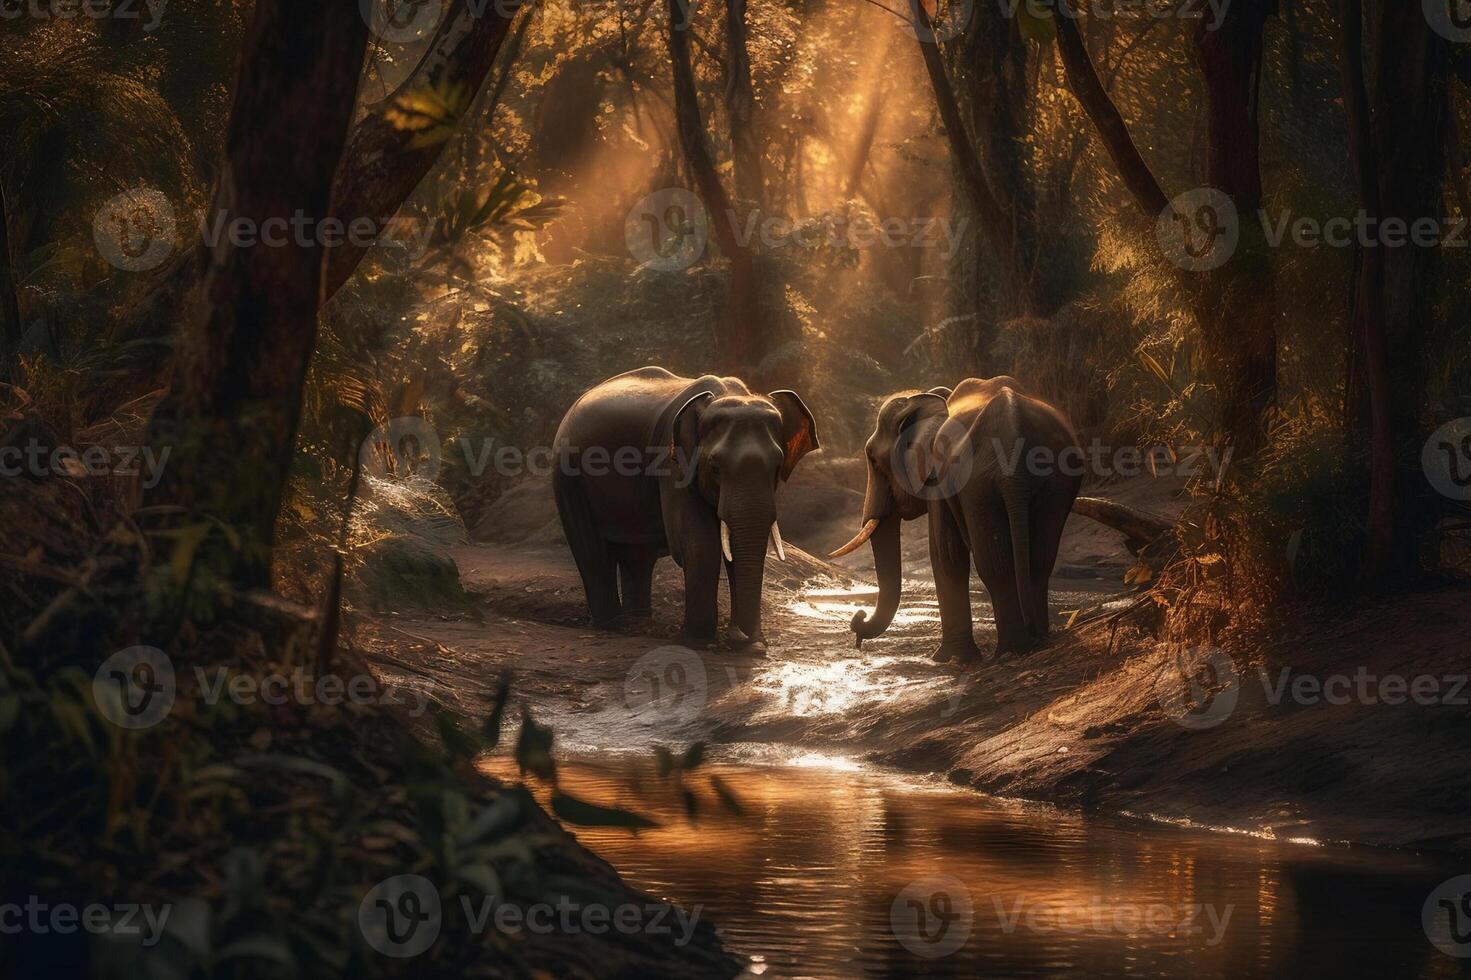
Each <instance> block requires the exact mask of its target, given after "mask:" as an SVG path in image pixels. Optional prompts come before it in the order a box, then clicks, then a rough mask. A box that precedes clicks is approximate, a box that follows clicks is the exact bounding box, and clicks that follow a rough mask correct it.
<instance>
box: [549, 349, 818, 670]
mask: <svg viewBox="0 0 1471 980" xmlns="http://www.w3.org/2000/svg"><path fill="white" fill-rule="evenodd" d="M817 448H818V441H817V423H816V422H815V421H814V420H813V418H812V413H811V412H810V411H808V410H807V406H806V405H805V404H803V402H802V399H801V398H800V397H799V396H798V395H797V393H796V392H793V391H773V392H771V393H770V394H766V395H759V394H753V393H752V392H751V391H750V389H749V388H747V387H746V385H745V384H744V383H743V382H741V381H739V380H737V379H736V378H719V377H715V376H713V375H706V376H704V377H700V378H682V377H678V376H676V375H674V374H671V373H670V372H668V371H666V370H664V369H663V368H659V367H646V368H640V369H638V370H637V371H630V372H628V373H627V374H620V375H618V376H617V377H615V378H610V379H609V380H607V381H604V382H603V383H602V384H600V385H598V386H597V387H595V388H592V389H591V390H589V391H588V392H586V393H585V394H584V395H583V396H582V397H581V398H579V399H578V400H577V401H576V403H574V404H573V406H572V407H571V408H570V409H568V410H567V414H566V416H565V417H563V419H562V424H561V426H560V428H558V430H557V436H556V442H555V446H554V449H555V450H556V455H557V470H556V472H555V473H554V474H553V476H552V486H553V491H554V493H555V495H556V500H557V512H558V513H559V514H560V515H561V518H562V529H563V530H564V531H565V532H566V535H567V543H568V545H569V546H571V548H572V555H573V557H574V558H575V559H576V561H577V570H578V572H579V573H581V576H582V584H583V589H584V591H585V592H586V593H587V604H588V607H589V608H590V609H591V611H592V616H593V620H594V622H597V623H606V622H609V621H611V620H613V619H615V618H617V617H619V616H620V615H621V616H625V617H641V616H647V615H649V614H650V605H651V596H650V591H651V588H650V586H651V581H652V577H653V570H654V563H655V562H656V561H658V559H659V558H661V557H663V556H664V555H670V556H672V557H673V558H674V561H675V563H676V564H677V565H679V567H680V568H681V569H682V570H683V571H684V630H683V634H682V636H681V640H682V641H683V642H687V643H692V644H693V643H700V644H703V643H706V642H708V641H709V640H711V639H713V637H714V635H715V632H716V626H717V623H716V597H717V594H718V588H719V581H720V569H721V566H722V564H723V565H724V567H725V572H726V578H727V580H728V581H729V583H730V605H731V622H730V629H729V632H728V633H727V639H728V641H729V642H730V644H731V645H732V646H733V647H738V648H744V649H746V650H747V651H748V652H752V653H758V654H759V653H764V652H765V650H766V639H765V635H764V633H763V632H762V628H761V585H762V580H763V577H764V574H765V566H766V554H767V551H768V550H774V551H775V552H776V556H777V557H778V558H779V559H781V560H783V561H784V560H786V545H785V544H784V543H783V541H782V537H781V529H780V528H779V527H777V523H776V489H777V486H778V484H779V483H781V482H785V481H786V480H787V479H789V478H790V477H791V475H792V471H793V470H794V469H795V468H796V466H797V463H798V462H799V461H801V459H802V457H803V456H805V455H807V453H809V452H811V451H812V450H814V449H817ZM620 459H621V460H622V463H623V465H621V466H620V465H619V460H620Z"/></svg>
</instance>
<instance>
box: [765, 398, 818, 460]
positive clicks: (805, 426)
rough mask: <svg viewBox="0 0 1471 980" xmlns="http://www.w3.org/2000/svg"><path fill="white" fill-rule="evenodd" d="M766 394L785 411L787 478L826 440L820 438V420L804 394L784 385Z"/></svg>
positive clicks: (784, 447) (783, 431) (782, 440)
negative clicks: (812, 411)
mask: <svg viewBox="0 0 1471 980" xmlns="http://www.w3.org/2000/svg"><path fill="white" fill-rule="evenodd" d="M766 397H767V398H770V399H771V403H772V404H773V405H775V406H776V408H777V411H779V412H781V428H782V431H781V450H782V461H781V478H782V481H783V482H785V481H787V480H790V479H791V478H792V471H793V470H795V469H796V468H797V464H798V463H799V462H801V461H802V457H803V456H806V455H807V454H808V453H810V452H812V450H814V449H821V448H822V443H820V442H818V441H817V421H816V420H815V419H814V418H813V417H812V413H811V412H810V411H808V410H807V406H806V404H805V403H804V402H803V401H802V397H801V396H800V395H798V394H797V393H796V392H795V391H787V390H785V389H783V390H782V391H773V392H772V393H771V394H769V395H767V396H766Z"/></svg>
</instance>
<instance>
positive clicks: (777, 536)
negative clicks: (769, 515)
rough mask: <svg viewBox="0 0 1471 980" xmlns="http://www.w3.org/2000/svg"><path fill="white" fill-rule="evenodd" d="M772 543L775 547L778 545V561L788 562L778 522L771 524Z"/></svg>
mask: <svg viewBox="0 0 1471 980" xmlns="http://www.w3.org/2000/svg"><path fill="white" fill-rule="evenodd" d="M771 543H772V544H774V545H776V557H777V560H778V561H786V560H787V549H786V548H785V547H784V546H783V544H782V540H781V528H780V527H778V526H777V523H776V521H772V522H771Z"/></svg>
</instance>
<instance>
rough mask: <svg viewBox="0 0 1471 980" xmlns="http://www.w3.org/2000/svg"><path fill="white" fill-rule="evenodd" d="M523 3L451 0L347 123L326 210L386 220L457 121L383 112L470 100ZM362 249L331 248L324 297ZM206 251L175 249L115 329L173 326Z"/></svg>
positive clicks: (134, 332)
mask: <svg viewBox="0 0 1471 980" xmlns="http://www.w3.org/2000/svg"><path fill="white" fill-rule="evenodd" d="M527 5H528V3H526V2H524V0H498V2H497V3H493V4H489V5H488V6H487V5H486V4H484V3H482V2H480V0H453V2H452V3H451V4H450V6H449V8H448V9H447V10H446V11H445V14H444V16H443V17H442V18H441V20H440V23H439V26H438V28H437V29H436V31H435V33H434V36H433V38H431V39H430V42H429V45H428V47H427V49H426V50H425V52H424V54H423V56H422V57H421V58H420V59H419V62H418V64H417V65H415V67H414V70H413V71H412V72H411V73H410V74H409V77H408V78H407V79H405V80H404V82H403V84H401V85H400V86H399V87H398V89H396V90H395V91H394V92H393V93H392V94H391V95H390V96H389V97H388V98H386V99H383V100H382V101H380V102H378V103H375V104H374V105H372V106H370V107H369V108H368V109H367V111H366V113H365V114H364V115H363V117H362V119H361V120H359V122H358V123H357V125H356V126H355V127H354V128H353V132H352V135H351V137H350V139H349V142H348V149H347V151H346V152H345V153H344V154H343V162H342V169H341V170H340V171H339V172H338V174H337V176H336V179H335V183H334V186H333V193H332V213H333V214H334V215H335V216H336V217H338V218H339V219H341V220H343V221H349V222H350V221H354V220H357V219H367V220H369V221H371V222H372V223H373V225H374V227H375V228H376V229H377V231H378V232H381V231H382V230H383V229H384V228H385V227H386V226H387V224H388V221H389V219H390V218H392V217H393V216H394V215H395V214H396V213H397V212H398V209H399V208H400V207H402V205H403V202H404V201H405V200H406V199H407V198H408V196H409V195H410V194H411V193H413V191H414V188H415V187H417V186H418V185H419V183H420V181H422V180H423V179H424V177H425V175H427V174H428V172H429V170H430V168H432V167H433V165H434V163H435V161H436V160H438V159H439V155H440V153H441V152H442V151H443V150H444V146H445V143H446V141H447V138H448V135H449V128H450V127H452V126H453V124H454V123H456V122H458V119H457V118H448V119H444V120H440V123H439V125H438V127H437V130H436V133H435V136H436V138H432V139H431V138H425V134H424V133H423V132H422V131H415V130H412V129H409V128H405V127H400V126H395V125H393V124H392V123H391V122H390V121H389V114H390V113H391V112H393V111H394V110H395V107H397V106H400V105H401V100H402V99H403V98H404V97H405V96H407V95H408V94H409V93H413V92H426V93H427V92H430V91H436V90H437V91H439V92H440V93H445V94H448V93H457V95H456V97H457V98H458V100H459V103H460V104H461V105H464V106H469V105H470V104H472V103H473V101H474V98H475V94H476V93H477V92H478V91H479V90H480V88H481V87H482V86H483V85H484V84H485V79H486V76H487V75H489V74H490V69H491V66H492V65H493V64H494V63H495V60H496V56H497V55H498V53H499V52H500V50H501V47H502V45H503V43H504V41H505V39H506V35H507V33H508V31H509V28H510V24H511V20H512V18H513V17H514V16H515V14H516V12H517V11H518V10H519V9H520V8H521V7H523V6H527ZM477 12H480V14H477ZM482 14H483V15H482ZM438 137H443V138H438ZM354 237H356V238H359V240H361V239H360V236H354ZM366 252H367V248H366V247H365V246H364V245H362V244H354V243H353V242H352V241H343V242H342V243H341V244H339V245H338V246H336V247H334V248H333V249H332V253H331V255H330V256H329V264H328V268H327V279H326V292H325V296H324V299H330V298H331V297H332V296H333V295H334V294H335V293H336V292H337V290H338V289H340V288H341V287H342V284H343V283H345V282H346V281H347V279H348V277H349V276H351V275H352V273H353V271H354V270H356V269H357V267H358V264H359V263H360V262H362V260H363V256H364V255H365V254H366ZM206 258H207V256H206V252H205V249H204V248H203V245H202V243H198V244H196V245H195V246H194V247H192V248H188V249H185V250H184V251H183V252H181V254H180V255H179V256H178V257H177V258H176V259H175V260H174V261H173V262H172V263H170V265H169V266H168V268H167V269H166V270H165V271H164V273H163V274H162V275H161V276H160V277H159V278H158V279H157V280H156V281H155V282H154V284H153V287H152V288H151V289H150V290H149V291H148V293H147V294H146V295H145V296H144V297H143V299H142V300H141V301H140V302H139V303H137V304H136V305H135V306H134V307H133V308H132V309H130V310H129V311H128V312H127V313H126V314H124V316H123V317H122V318H121V319H120V321H119V323H118V324H117V326H116V327H115V329H114V331H113V335H114V337H116V338H117V339H121V340H127V339H132V338H136V337H141V336H145V335H147V334H148V333H150V332H156V331H157V330H158V329H159V327H160V326H165V327H171V326H173V325H174V324H175V323H176V322H177V320H178V318H179V315H180V312H181V309H182V306H183V304H184V302H185V301H186V299H187V297H189V296H190V295H191V293H192V292H193V290H194V289H195V287H196V286H197V285H198V284H199V282H200V280H201V278H202V276H203V274H204V267H205V260H206Z"/></svg>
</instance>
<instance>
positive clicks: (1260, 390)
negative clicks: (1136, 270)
mask: <svg viewBox="0 0 1471 980" xmlns="http://www.w3.org/2000/svg"><path fill="white" fill-rule="evenodd" d="M1057 3H1058V5H1059V6H1058V13H1057V15H1056V16H1054V18H1053V20H1054V22H1055V23H1056V25H1057V36H1058V52H1059V54H1060V56H1061V58H1062V62H1063V67H1064V69H1065V71H1066V74H1067V80H1068V86H1069V88H1070V89H1071V90H1072V92H1073V94H1074V96H1075V97H1076V98H1077V99H1078V102H1079V103H1080V104H1081V105H1082V107H1083V110H1084V111H1085V112H1086V113H1087V115H1088V117H1089V119H1090V120H1091V121H1092V123H1093V126H1094V129H1095V130H1096V132H1097V133H1098V135H1099V138H1100V139H1101V141H1102V142H1103V145H1104V148H1105V149H1106V150H1107V152H1108V155H1109V157H1110V159H1112V161H1113V163H1114V167H1115V169H1116V171H1117V173H1118V175H1119V178H1120V180H1121V181H1122V183H1123V185H1124V187H1125V188H1126V189H1127V190H1128V191H1129V194H1130V196H1131V197H1132V199H1133V200H1134V203H1135V204H1136V206H1137V207H1138V208H1139V211H1140V212H1141V214H1142V216H1143V217H1144V218H1145V219H1146V220H1148V221H1154V220H1157V219H1158V218H1159V216H1160V214H1161V213H1162V212H1163V211H1164V210H1165V208H1166V207H1168V206H1169V203H1170V199H1169V196H1168V195H1167V194H1166V193H1165V191H1164V188H1163V186H1162V185H1161V184H1160V182H1159V180H1158V178H1157V177H1156V176H1155V174H1154V171H1153V170H1152V169H1151V168H1150V167H1149V165H1148V163H1147V162H1146V161H1145V160H1144V157H1143V155H1142V154H1141V153H1140V152H1139V148H1138V147H1137V146H1136V145H1135V143H1134V140H1133V137H1132V136H1131V135H1130V133H1129V128H1128V125H1127V124H1126V123H1125V122H1124V119H1123V116H1122V115H1121V114H1120V113H1119V111H1118V107H1117V106H1116V105H1115V104H1114V102H1113V99H1112V98H1111V97H1110V96H1109V94H1108V91H1107V89H1105V88H1104V86H1103V83H1102V82H1101V81H1100V80H1099V77H1098V73H1097V71H1096V70H1095V68H1094V65H1093V59H1092V57H1091V56H1090V55H1089V54H1088V49H1087V47H1086V46H1085V44H1084V42H1083V38H1082V35H1081V33H1080V32H1079V30H1078V25H1077V20H1076V17H1077V15H1076V14H1075V13H1074V12H1073V11H1072V10H1071V9H1069V7H1068V5H1067V0H1057ZM1274 7H1275V4H1274V0H1240V2H1238V3H1235V4H1232V5H1231V6H1230V8H1229V10H1228V12H1227V14H1226V15H1225V16H1226V23H1225V24H1224V25H1223V26H1222V27H1221V29H1220V30H1219V31H1218V32H1211V31H1207V30H1205V29H1204V28H1202V31H1201V33H1200V34H1197V36H1196V39H1195V43H1196V54H1197V58H1198V60H1199V61H1200V63H1201V67H1202V72H1203V74H1204V75H1205V80H1206V86H1207V96H1206V99H1207V119H1208V126H1209V144H1210V145H1209V147H1208V149H1207V179H1208V180H1209V181H1210V182H1212V183H1213V185H1215V186H1217V188H1218V189H1219V190H1221V191H1222V192H1224V193H1225V194H1226V195H1227V196H1229V197H1231V199H1232V200H1233V202H1235V203H1236V205H1237V209H1238V214H1240V215H1241V216H1242V220H1241V221H1240V226H1241V229H1242V231H1243V241H1242V244H1241V246H1240V247H1238V249H1237V252H1236V254H1235V255H1234V256H1233V257H1232V258H1231V259H1229V260H1228V261H1227V262H1226V263H1225V265H1223V266H1221V267H1220V268H1219V269H1216V270H1214V271H1212V272H1209V273H1204V274H1203V278H1201V279H1200V280H1199V281H1197V282H1192V281H1190V280H1189V279H1188V278H1186V279H1185V280H1183V281H1184V282H1185V285H1186V287H1187V289H1189V291H1190V293H1191V295H1192V306H1193V310H1194V313H1195V318H1196V321H1197V322H1198V323H1199V325H1200V332H1201V339H1202V344H1203V346H1204V349H1205V351H1206V352H1207V355H1208V361H1209V368H1210V373H1211V375H1212V376H1213V380H1214V381H1215V384H1216V391H1217V396H1218V401H1219V409H1218V412H1219V418H1220V424H1221V428H1222V429H1223V430H1224V432H1225V433H1226V435H1227V437H1228V438H1229V440H1230V441H1231V442H1232V444H1233V447H1234V450H1235V454H1236V457H1237V458H1238V459H1243V460H1244V459H1247V458H1249V457H1250V456H1252V455H1253V454H1254V453H1255V452H1256V450H1257V449H1258V448H1259V446H1260V445H1261V442H1262V436H1263V429H1262V426H1263V419H1262V413H1263V411H1264V410H1265V409H1266V407H1267V406H1268V405H1270V404H1271V403H1272V401H1273V400H1274V398H1275V397H1276V331H1275V327H1274V324H1273V322H1272V318H1273V316H1274V315H1275V304H1274V303H1273V302H1272V301H1271V299H1270V297H1271V287H1270V281H1271V278H1270V273H1269V265H1268V262H1267V256H1266V254H1265V242H1262V241H1257V240H1256V238H1257V233H1259V232H1260V224H1259V222H1257V221H1256V220H1255V215H1256V213H1257V209H1258V208H1259V207H1260V201H1261V175H1260V163H1259V159H1258V150H1257V147H1258V143H1259V134H1258V126H1257V114H1256V89H1257V85H1258V83H1259V78H1260V71H1261V51H1262V29H1263V25H1264V23H1265V19H1266V17H1267V16H1268V15H1269V14H1270V13H1271V11H1272V10H1273V9H1274ZM1217 182H1218V183H1217ZM1254 230H1255V231H1254Z"/></svg>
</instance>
